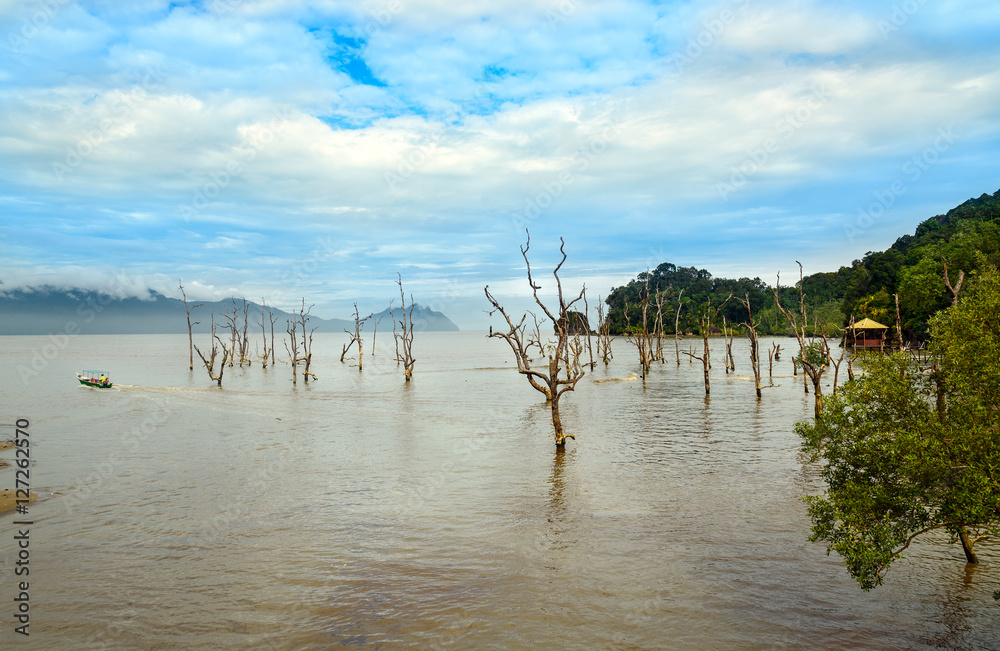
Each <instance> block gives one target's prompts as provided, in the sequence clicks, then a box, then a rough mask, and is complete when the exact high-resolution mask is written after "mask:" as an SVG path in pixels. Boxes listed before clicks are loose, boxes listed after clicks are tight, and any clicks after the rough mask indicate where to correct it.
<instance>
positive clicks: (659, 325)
mask: <svg viewBox="0 0 1000 651" xmlns="http://www.w3.org/2000/svg"><path fill="white" fill-rule="evenodd" d="M669 289H670V288H669V287H668V288H667V290H669ZM667 290H664V291H660V292H656V297H655V298H656V319H655V321H654V322H653V332H654V335H655V336H656V350H655V351H654V352H653V356H652V357H653V359H654V360H656V361H659V362H660V363H661V364H662V363H663V335H664V332H663V303H664V301H665V300H666V298H667Z"/></svg>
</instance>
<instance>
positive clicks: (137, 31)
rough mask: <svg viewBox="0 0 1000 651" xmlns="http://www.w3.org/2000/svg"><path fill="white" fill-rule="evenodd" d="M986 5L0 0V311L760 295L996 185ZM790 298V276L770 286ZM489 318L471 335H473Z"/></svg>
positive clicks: (467, 322) (443, 306)
mask: <svg viewBox="0 0 1000 651" xmlns="http://www.w3.org/2000/svg"><path fill="white" fill-rule="evenodd" d="M998 33H1000V6H998V5H997V3H996V2H995V0H981V1H976V0H936V1H934V2H931V1H929V0H896V1H895V2H871V1H865V2H860V1H859V2H855V1H853V0H837V1H836V2H833V1H830V2H826V1H820V0H814V1H813V0H775V1H773V2H764V1H762V0H724V1H722V2H715V1H704V2H703V1H690V2H669V1H662V2H653V1H649V2H642V1H638V0H606V1H605V0H551V1H550V0H530V1H529V0H494V1H492V2H482V1H480V0H469V1H464V2H444V1H442V0H374V1H370V2H369V1H364V0H363V1H355V2H341V1H339V0H326V1H318V2H317V1H312V2H304V1H303V2H300V1H297V0H287V1H282V0H209V1H205V2H163V1H160V0H135V1H131V2H119V1H112V0H92V1H86V2H85V1H80V2H75V1H72V0H44V1H38V2H35V1H25V0H0V291H2V290H9V289H12V288H21V287H36V286H41V285H51V286H55V287H81V288H86V289H96V290H100V291H104V292H107V293H111V294H113V295H122V296H126V295H141V294H143V293H144V292H145V291H146V290H147V289H154V290H156V291H159V292H161V293H164V294H167V295H169V296H179V291H178V289H177V282H178V279H179V278H180V279H183V281H184V285H185V288H186V290H187V292H188V296H189V297H193V298H203V299H209V298H224V297H227V296H231V295H234V294H235V295H238V296H246V297H247V298H252V299H254V300H258V299H261V298H263V299H265V300H267V302H268V304H271V305H276V306H278V307H282V308H286V309H287V308H291V307H293V306H294V305H296V304H298V303H299V302H300V301H301V300H302V298H303V297H304V298H305V299H306V300H307V302H308V303H314V304H315V305H316V307H315V308H314V310H313V313H314V314H316V315H317V316H322V317H325V318H332V317H338V318H347V317H348V316H350V314H351V313H352V312H353V303H354V302H355V301H357V302H358V305H359V309H360V310H361V311H362V313H364V312H371V311H380V310H382V309H384V308H385V307H386V306H387V304H388V301H389V300H390V299H393V298H394V299H395V300H396V304H398V301H399V288H398V286H397V285H396V280H397V273H398V274H400V275H401V277H402V280H403V286H404V289H405V290H406V293H407V298H409V296H410V295H411V294H412V296H413V299H414V300H416V301H417V302H418V303H420V304H423V305H428V306H430V307H433V308H434V309H438V310H440V311H442V312H444V313H445V314H446V315H448V316H449V317H450V318H451V319H452V320H453V321H455V322H456V323H457V324H458V325H459V326H460V327H461V328H463V329H486V328H487V327H488V325H489V324H490V323H491V321H490V318H489V316H488V315H487V314H486V313H485V310H486V309H487V308H488V307H489V306H488V304H487V302H486V300H485V298H484V295H483V287H484V286H486V285H489V286H490V291H491V292H493V293H494V294H495V295H496V296H497V297H498V298H499V299H500V300H501V303H504V304H505V305H508V306H509V307H510V308H511V310H513V311H516V310H520V309H524V308H525V307H527V306H528V305H529V300H530V288H529V287H528V284H527V281H526V277H525V266H524V260H523V258H522V256H521V252H520V247H521V246H523V245H524V243H525V238H526V234H525V233H526V229H527V231H528V232H530V236H531V244H530V250H529V252H528V255H529V258H530V260H531V264H532V270H533V273H534V276H535V278H536V280H537V281H538V282H539V284H540V285H541V286H542V289H541V290H540V291H541V294H542V295H543V296H544V297H549V299H550V298H551V295H552V292H553V291H554V283H553V282H552V277H551V271H552V269H553V268H554V266H555V265H556V264H557V263H558V262H559V260H560V254H559V247H560V238H563V239H564V241H565V252H566V256H567V259H566V262H565V264H564V266H563V267H562V269H561V270H560V277H561V280H562V282H563V287H564V289H565V291H566V292H567V293H571V292H572V293H573V294H574V295H575V294H576V293H577V292H578V291H579V289H580V288H581V287H582V286H584V285H585V286H586V287H587V295H588V298H589V303H590V307H591V309H593V308H594V305H596V303H597V302H598V298H599V297H601V296H607V294H608V292H609V291H610V289H611V288H613V287H615V286H618V285H622V284H624V283H626V282H627V281H628V280H629V279H631V278H634V277H635V275H636V274H637V273H638V272H640V271H643V270H645V269H646V268H648V267H655V266H656V265H658V264H660V263H662V262H672V263H674V264H677V265H682V266H695V267H698V268H704V269H707V270H708V271H710V272H711V273H712V274H713V275H714V276H716V277H727V278H738V277H750V278H753V277H760V278H762V279H763V280H765V281H766V282H768V283H773V282H774V280H775V274H777V273H778V272H782V278H783V279H791V278H793V277H797V270H798V268H797V266H796V261H797V260H798V261H801V262H802V263H803V265H804V267H805V272H806V273H807V274H809V273H814V272H819V271H834V270H836V269H837V268H839V267H840V266H843V265H850V264H851V262H852V260H855V259H859V258H861V257H863V256H864V254H865V253H866V252H868V251H880V250H884V249H886V248H888V247H889V246H891V245H892V243H893V242H894V241H895V240H896V238H897V237H899V236H900V235H903V234H905V233H912V232H913V230H914V228H915V227H916V226H917V224H919V223H920V222H921V221H923V220H925V219H927V218H929V217H932V216H934V215H937V214H941V213H943V212H946V211H947V210H948V209H950V208H952V207H954V206H956V205H958V204H959V203H961V202H963V201H965V200H966V199H969V198H971V197H978V196H979V195H981V194H982V193H984V192H987V193H993V192H995V191H996V190H997V189H998V188H1000V155H998V154H1000V39H998V38H997V37H996V35H997V34H998ZM789 282H790V280H789ZM493 323H496V322H495V321H494V322H493Z"/></svg>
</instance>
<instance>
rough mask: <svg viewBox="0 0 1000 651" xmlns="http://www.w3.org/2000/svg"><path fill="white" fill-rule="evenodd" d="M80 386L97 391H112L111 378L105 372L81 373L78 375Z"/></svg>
mask: <svg viewBox="0 0 1000 651" xmlns="http://www.w3.org/2000/svg"><path fill="white" fill-rule="evenodd" d="M76 379H78V380H80V384H82V385H84V386H88V387H94V388H95V389H110V388H111V376H110V374H108V373H107V372H105V371H80V372H79V373H77V374H76Z"/></svg>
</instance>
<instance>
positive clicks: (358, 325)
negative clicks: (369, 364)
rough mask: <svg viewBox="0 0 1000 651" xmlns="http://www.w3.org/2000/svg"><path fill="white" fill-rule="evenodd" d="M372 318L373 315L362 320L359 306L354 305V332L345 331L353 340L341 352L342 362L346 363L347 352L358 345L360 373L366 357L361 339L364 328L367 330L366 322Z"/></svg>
mask: <svg viewBox="0 0 1000 651" xmlns="http://www.w3.org/2000/svg"><path fill="white" fill-rule="evenodd" d="M371 317H372V315H371V314H369V315H368V316H366V317H365V318H363V319H362V318H361V316H360V314H359V312H358V304H357V303H354V332H351V331H350V330H348V329H346V328H345V329H344V332H346V333H347V334H349V335H350V336H351V340H350V341H349V342H347V344H346V345H345V346H344V349H343V350H342V351H341V352H340V361H344V358H345V357H346V356H347V351H349V350H350V349H351V346H353V345H354V344H357V345H358V370H359V371H360V370H362V369H363V368H364V366H363V364H364V356H365V346H364V344H365V342H364V340H363V339H362V338H361V331H362V330H364V328H365V321H367V320H368V319H370V318H371Z"/></svg>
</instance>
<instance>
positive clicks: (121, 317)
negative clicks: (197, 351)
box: [0, 287, 458, 335]
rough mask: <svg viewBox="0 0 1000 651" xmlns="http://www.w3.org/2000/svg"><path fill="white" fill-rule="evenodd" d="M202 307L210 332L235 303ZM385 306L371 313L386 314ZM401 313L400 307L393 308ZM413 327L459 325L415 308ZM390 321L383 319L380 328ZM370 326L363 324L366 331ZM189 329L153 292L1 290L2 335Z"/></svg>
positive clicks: (347, 323)
mask: <svg viewBox="0 0 1000 651" xmlns="http://www.w3.org/2000/svg"><path fill="white" fill-rule="evenodd" d="M235 300H236V305H237V306H238V308H239V317H238V318H239V320H240V321H241V322H242V320H243V299H241V298H237V299H235ZM199 302H203V303H204V305H202V306H201V307H198V308H196V309H193V310H192V311H191V319H192V320H193V321H199V323H198V324H197V325H195V326H194V327H193V330H194V332H199V333H205V332H209V331H210V330H211V325H210V323H211V319H212V316H211V315H212V313H213V312H214V313H215V322H216V327H217V328H220V327H221V326H222V325H224V324H225V323H226V321H225V318H224V317H223V314H224V313H225V312H227V311H228V312H232V309H233V301H232V300H231V299H230V300H225V301H189V303H193V304H197V303H199ZM246 306H247V316H248V318H249V321H250V330H251V331H253V330H259V328H260V326H259V325H258V323H259V322H260V321H261V320H262V319H261V306H260V304H259V303H254V302H253V301H247V302H246ZM266 309H267V310H269V311H270V312H272V313H273V314H274V316H275V317H276V318H275V322H274V329H275V331H276V332H284V331H285V322H286V320H287V319H290V318H292V316H293V315H292V314H290V313H288V312H284V311H282V310H278V309H276V308H271V307H269V308H266ZM388 314H389V310H384V311H383V312H381V313H379V314H377V315H375V317H374V318H376V319H378V318H379V317H380V316H388ZM394 316H396V317H399V308H396V310H394ZM263 321H264V324H265V325H266V327H267V328H268V331H270V327H271V325H270V321H269V320H268V318H267V315H266V314H265V315H264V319H263ZM413 321H414V330H416V331H442V330H443V331H456V330H458V326H456V325H455V324H454V323H452V322H451V320H449V319H448V317H446V316H445V315H444V314H441V313H440V312H435V311H434V310H431V309H430V308H426V307H421V306H419V305H418V306H414V308H413ZM385 325H388V326H389V328H390V329H391V328H392V324H391V323H389V322H385V324H384V325H383V327H385ZM309 327H310V328H312V327H315V328H316V332H342V331H343V330H344V329H347V330H353V329H354V320H353V319H351V320H348V319H321V318H319V317H317V316H314V315H310V317H309ZM370 330H371V327H370V326H369V327H366V331H370ZM186 332H187V319H186V318H185V312H184V303H183V302H182V301H181V300H180V299H176V298H169V297H167V296H164V295H162V294H159V293H157V292H150V293H149V296H148V297H147V298H144V299H139V298H124V299H120V298H113V297H111V296H108V295H106V294H99V293H97V292H92V291H88V290H69V291H66V290H61V289H54V288H51V287H42V288H37V289H28V290H25V289H18V290H12V291H8V292H5V293H3V294H0V335H44V334H60V333H68V334H183V333H186Z"/></svg>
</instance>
